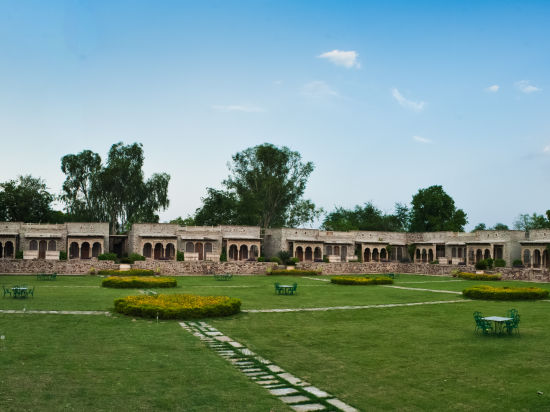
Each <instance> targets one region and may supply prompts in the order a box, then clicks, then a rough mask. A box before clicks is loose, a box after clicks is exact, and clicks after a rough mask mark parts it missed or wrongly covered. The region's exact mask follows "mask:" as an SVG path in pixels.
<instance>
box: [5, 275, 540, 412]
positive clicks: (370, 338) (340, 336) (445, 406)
mask: <svg viewBox="0 0 550 412" xmlns="http://www.w3.org/2000/svg"><path fill="white" fill-rule="evenodd" d="M319 278H321V279H329V277H325V276H320V277H319ZM101 279H102V278H100V277H95V276H86V277H77V276H67V277H65V276H60V277H58V280H57V281H54V282H45V281H37V280H36V278H35V277H21V276H0V284H4V285H6V286H11V285H14V284H16V283H26V284H27V285H35V286H36V291H35V297H34V298H29V299H25V300H15V299H13V298H9V297H6V298H4V299H1V298H0V309H22V308H26V309H27V310H29V309H65V310H111V309H112V308H113V300H114V298H116V297H121V296H127V295H129V294H137V293H139V291H138V290H112V289H106V288H100V287H99V285H100V282H101ZM448 280H456V279H452V278H450V277H449V278H446V277H431V276H418V275H401V276H400V277H399V278H398V279H396V281H395V285H396V286H404V287H411V288H424V289H431V290H452V291H462V290H463V289H464V288H466V287H468V286H473V285H478V284H490V285H494V282H483V281H468V280H462V281H458V282H442V281H448ZM275 281H277V282H279V283H292V282H294V281H296V282H297V283H298V294H297V295H295V296H285V295H276V294H275V291H274V287H273V283H274V282H275ZM413 282H414V283H413ZM416 282H422V283H416ZM424 282H425V283H424ZM504 285H514V286H526V285H528V286H529V285H530V286H532V285H533V283H529V282H511V281H502V282H499V286H504ZM84 286H85V287H84ZM537 286H540V287H543V288H545V289H550V284H537ZM159 291H160V290H159ZM161 292H162V293H165V292H168V291H166V290H162V291H161ZM168 293H195V294H200V295H228V296H231V297H236V298H239V299H241V300H242V301H243V306H242V309H269V308H308V307H326V306H344V305H372V304H387V303H409V302H427V301H445V300H457V299H462V298H461V296H460V295H455V294H447V293H436V292H428V291H417V290H403V289H396V288H389V287H384V286H372V287H357V286H346V285H334V284H331V283H329V282H322V281H319V280H310V279H305V278H299V277H283V276H278V277H277V278H276V279H275V278H273V277H267V276H237V277H234V278H233V280H231V281H229V282H218V281H215V280H214V279H213V278H212V277H204V276H203V277H198V276H197V277H179V278H178V288H175V289H174V290H170V291H169V292H168ZM512 307H515V308H517V309H518V310H519V313H520V315H521V323H520V335H519V336H503V337H494V336H483V335H481V334H474V320H473V317H472V313H473V312H474V311H475V310H479V311H481V312H483V314H484V315H504V314H505V313H506V311H507V310H508V309H510V308H512ZM549 314H550V302H547V301H538V302H493V301H491V302H490V301H465V302H462V303H449V304H441V305H423V306H410V307H392V308H372V309H360V310H333V311H326V312H288V313H241V314H239V315H236V316H232V317H229V318H219V319H209V320H207V322H209V323H211V324H212V325H213V326H215V327H216V328H218V329H219V330H220V331H222V332H223V333H224V334H227V335H228V336H230V337H232V338H234V339H235V340H237V341H239V342H241V343H242V344H244V345H246V346H247V347H249V348H250V349H252V350H253V351H254V352H256V353H258V354H260V355H261V356H263V357H265V358H268V359H270V360H271V361H273V362H275V363H276V364H278V365H279V366H281V367H283V368H284V369H286V370H288V371H289V372H291V373H292V374H294V375H296V376H298V377H300V378H301V379H304V380H307V381H309V382H310V383H312V384H313V385H315V386H317V387H319V388H321V389H323V390H326V391H328V392H330V393H331V394H333V395H335V396H337V397H338V398H340V399H341V400H343V401H344V402H347V403H349V404H351V405H353V406H355V407H356V408H359V409H361V410H388V409H391V410H395V409H399V410H418V411H420V410H502V409H505V410H547V409H548V408H549V406H548V405H550V396H549V395H550V369H549V368H548V367H547V365H548V364H549V363H550V350H548V342H550V328H549V327H548V325H549V323H548V320H549ZM0 334H1V335H5V336H6V339H5V340H2V341H0V352H1V355H0V359H2V365H1V366H2V367H1V368H0V387H1V388H2V396H0V410H15V409H27V410H59V409H67V410H115V409H121V410H132V409H140V410H197V411H203V410H207V411H208V410H213V411H214V410H228V411H233V410H234V411H264V410H265V411H270V410H273V411H285V410H289V409H288V408H287V407H286V406H285V405H284V404H282V403H281V402H280V401H279V400H277V399H276V398H274V397H272V396H271V395H270V394H269V393H268V392H267V391H266V390H265V389H263V388H261V387H259V386H257V385H255V384H254V383H252V382H250V381H249V380H248V379H246V378H245V377H244V376H243V375H242V374H241V373H240V372H238V371H236V370H235V369H234V368H233V367H232V366H231V365H230V364H229V363H228V362H227V361H225V360H223V359H221V358H220V357H219V356H218V355H216V354H215V353H214V352H213V351H212V350H210V349H208V348H207V347H206V346H205V345H204V344H202V343H201V342H200V341H199V340H198V339H197V338H195V337H194V336H192V335H190V334H189V333H188V332H186V331H184V330H183V329H182V328H181V327H180V326H179V325H178V324H177V322H171V321H166V322H160V323H156V322H154V321H153V322H152V321H146V320H140V319H138V320H133V319H131V318H128V317H124V316H119V315H114V316H110V317H108V316H76V315H28V314H25V315H13V314H0ZM538 391H541V392H543V395H538V394H537V392H538ZM20 398H24V399H25V405H24V406H23V407H22V406H21V404H18V403H14V400H15V399H20Z"/></svg>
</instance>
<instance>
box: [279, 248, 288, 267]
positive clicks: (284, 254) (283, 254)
mask: <svg viewBox="0 0 550 412" xmlns="http://www.w3.org/2000/svg"><path fill="white" fill-rule="evenodd" d="M277 257H278V258H279V259H280V262H279V264H283V265H288V264H289V261H290V253H289V252H288V251H287V250H281V251H279V253H277Z"/></svg>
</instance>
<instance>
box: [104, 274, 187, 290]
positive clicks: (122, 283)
mask: <svg viewBox="0 0 550 412" xmlns="http://www.w3.org/2000/svg"><path fill="white" fill-rule="evenodd" d="M177 285H178V282H177V281H176V279H174V278H164V277H163V278H160V277H147V276H111V277H108V278H107V279H103V281H102V282H101V286H103V287H106V288H121V289H136V288H175V287H176V286H177Z"/></svg>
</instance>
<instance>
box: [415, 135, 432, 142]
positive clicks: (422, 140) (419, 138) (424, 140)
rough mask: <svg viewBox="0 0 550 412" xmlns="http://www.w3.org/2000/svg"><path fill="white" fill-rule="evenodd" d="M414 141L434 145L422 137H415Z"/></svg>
mask: <svg viewBox="0 0 550 412" xmlns="http://www.w3.org/2000/svg"><path fill="white" fill-rule="evenodd" d="M413 140H414V141H416V142H418V143H425V144H426V143H433V142H432V141H431V140H430V139H426V138H425V137H422V136H413Z"/></svg>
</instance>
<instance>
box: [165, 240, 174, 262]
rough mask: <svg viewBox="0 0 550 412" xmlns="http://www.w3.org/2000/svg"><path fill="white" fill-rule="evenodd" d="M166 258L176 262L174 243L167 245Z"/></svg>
mask: <svg viewBox="0 0 550 412" xmlns="http://www.w3.org/2000/svg"><path fill="white" fill-rule="evenodd" d="M164 254H165V256H164V257H165V258H166V259H169V260H174V257H175V256H176V247H175V246H174V244H173V243H168V244H167V245H166V251H165V253H164Z"/></svg>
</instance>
